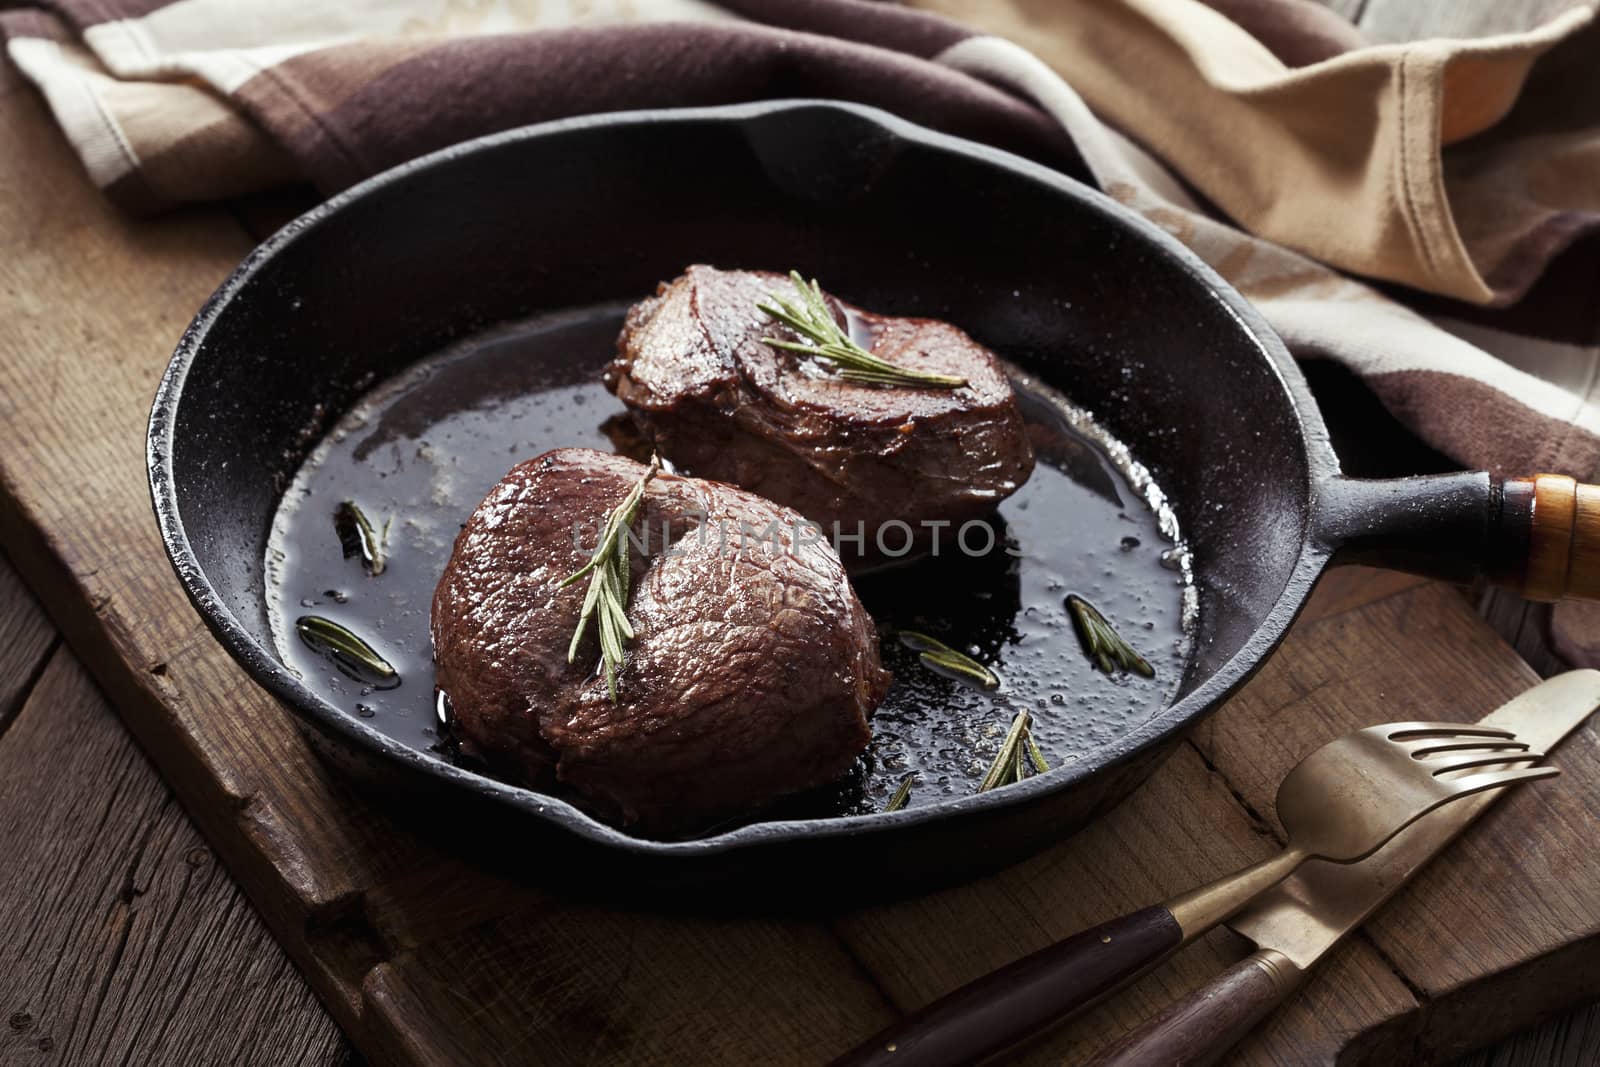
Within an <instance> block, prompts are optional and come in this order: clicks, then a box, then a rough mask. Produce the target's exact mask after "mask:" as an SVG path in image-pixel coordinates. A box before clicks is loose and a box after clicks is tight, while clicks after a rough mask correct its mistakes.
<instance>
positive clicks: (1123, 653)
mask: <svg viewBox="0 0 1600 1067" xmlns="http://www.w3.org/2000/svg"><path fill="white" fill-rule="evenodd" d="M1067 610H1068V611H1070V612H1071V613H1072V623H1073V625H1074V626H1075V627H1076V628H1077V630H1078V637H1079V639H1081V640H1082V641H1083V647H1084V649H1085V651H1087V652H1088V653H1089V658H1090V659H1092V660H1094V661H1095V663H1096V664H1097V665H1098V666H1099V668H1100V669H1101V670H1102V671H1104V672H1105V673H1107V674H1113V673H1115V671H1116V669H1117V668H1119V667H1120V668H1121V669H1122V670H1125V671H1132V672H1133V673H1135V674H1138V675H1141V676H1143V677H1145V678H1154V677H1155V676H1156V669H1155V668H1154V667H1152V666H1150V664H1149V662H1147V661H1146V660H1145V658H1144V657H1143V656H1141V655H1139V653H1137V652H1135V651H1134V650H1133V646H1132V645H1130V644H1128V642H1126V641H1124V640H1123V639H1122V635H1121V634H1119V633H1117V631H1116V630H1114V629H1112V627H1111V624H1110V623H1109V622H1107V621H1106V617H1105V616H1104V615H1102V614H1100V612H1099V611H1098V610H1096V608H1095V606H1094V605H1093V604H1091V603H1089V602H1088V601H1087V600H1085V599H1083V598H1082V597H1081V596H1078V595H1077V594H1076V593H1074V594H1071V595H1070V596H1068V597H1067Z"/></svg>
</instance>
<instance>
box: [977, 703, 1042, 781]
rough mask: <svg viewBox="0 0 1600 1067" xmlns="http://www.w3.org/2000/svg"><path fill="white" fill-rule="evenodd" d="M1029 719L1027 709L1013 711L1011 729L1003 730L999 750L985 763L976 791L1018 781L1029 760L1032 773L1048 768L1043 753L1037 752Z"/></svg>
mask: <svg viewBox="0 0 1600 1067" xmlns="http://www.w3.org/2000/svg"><path fill="white" fill-rule="evenodd" d="M1032 721H1033V720H1032V717H1031V716H1029V715H1028V713H1027V712H1025V711H1019V712H1017V717H1016V718H1015V719H1012V720H1011V729H1009V730H1007V731H1006V736H1005V739H1004V740H1002V741H1001V742H1000V751H999V753H997V754H996V755H995V757H994V762H993V763H991V764H990V765H989V773H988V774H986V775H984V776H983V781H982V782H980V783H979V784H978V792H980V793H987V792H988V791H989V790H991V789H998V788H1000V787H1001V786H1003V785H1010V784H1011V783H1013V782H1020V781H1022V779H1023V778H1025V777H1027V764H1029V763H1031V764H1032V765H1033V770H1034V773H1035V774H1043V773H1044V772H1045V771H1048V770H1049V769H1050V765H1049V764H1048V763H1046V762H1045V759H1044V753H1043V752H1041V751H1039V744H1038V742H1036V741H1035V740H1034V739H1033V731H1032V729H1031V724H1032ZM1024 753H1026V760H1025V759H1024Z"/></svg>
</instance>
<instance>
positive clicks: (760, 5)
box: [716, 0, 973, 59]
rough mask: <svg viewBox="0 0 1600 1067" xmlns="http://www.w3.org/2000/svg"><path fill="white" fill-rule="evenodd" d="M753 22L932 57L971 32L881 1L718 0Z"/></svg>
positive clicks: (720, 3)
mask: <svg viewBox="0 0 1600 1067" xmlns="http://www.w3.org/2000/svg"><path fill="white" fill-rule="evenodd" d="M716 3H717V6H719V7H722V8H724V9H726V10H728V11H733V12H737V13H738V14H740V15H743V16H744V17H745V18H747V19H749V20H750V21H751V22H764V23H766V24H767V25H769V26H780V27H783V28H786V29H790V30H798V31H800V32H801V33H820V34H826V35H829V36H833V37H843V38H846V39H848V40H852V41H860V42H862V43H863V44H875V45H877V46H878V47H880V48H892V49H894V50H895V51H896V52H905V53H907V54H909V55H914V56H921V57H922V58H924V59H928V58H931V57H933V56H936V55H938V54H939V53H940V52H943V51H944V50H945V49H946V48H949V47H950V46H951V45H953V44H955V43H956V42H957V41H961V40H965V39H966V38H968V37H971V36H972V34H973V30H972V29H971V27H968V26H963V25H961V24H960V23H957V22H952V21H951V20H949V19H947V18H944V17H943V16H941V15H934V14H929V13H928V12H924V11H912V10H910V9H909V8H904V7H900V6H899V5H897V4H891V3H883V2H881V0H716Z"/></svg>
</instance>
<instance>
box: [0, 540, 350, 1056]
mask: <svg viewBox="0 0 1600 1067" xmlns="http://www.w3.org/2000/svg"><path fill="white" fill-rule="evenodd" d="M14 583H15V575H14V573H13V572H12V571H11V569H10V568H9V567H5V566H0V633H3V632H6V630H7V627H8V626H9V627H10V631H9V632H10V633H11V634H13V635H15V634H16V633H17V629H18V627H19V626H25V627H27V628H28V629H30V630H31V631H33V632H35V633H36V634H37V633H43V634H44V635H46V636H52V635H53V631H52V630H50V629H49V627H48V626H39V625H36V624H38V623H41V622H42V618H41V616H39V615H38V613H37V608H36V607H35V606H34V605H33V604H32V602H31V600H29V599H27V598H24V597H23V596H21V595H19V591H18V590H17V589H16V588H15V586H14ZM30 646H31V647H33V648H36V649H38V650H39V655H38V657H37V658H38V663H39V665H41V666H42V673H41V674H40V676H39V678H38V683H37V684H36V685H34V686H32V687H31V690H30V693H29V695H28V698H27V700H26V703H25V704H24V705H23V707H22V708H21V709H20V710H19V711H18V713H17V714H16V716H15V721H14V722H13V724H12V726H11V729H10V730H8V731H7V732H6V734H5V736H4V737H3V738H0V855H3V856H4V857H5V862H4V864H3V865H0V914H3V915H4V916H5V917H6V921H5V922H4V923H3V924H0V1018H3V1019H4V1020H5V1025H4V1026H3V1027H0V1062H3V1063H7V1064H11V1063H17V1064H23V1063H44V1062H54V1063H69V1064H71V1063H84V1064H89V1063H104V1064H114V1063H148V1064H156V1063H174V1064H176V1063H247V1062H255V1063H258V1062H266V1061H267V1060H268V1059H270V1061H271V1062H273V1063H281V1064H306V1065H323V1064H337V1063H341V1062H344V1061H345V1060H347V1059H348V1055H349V1052H348V1046H347V1045H346V1043H345V1042H344V1040H343V1038H342V1036H341V1035H340V1034H339V1031H338V1029H337V1027H335V1026H334V1024H333V1022H332V1020H331V1019H330V1018H329V1017H328V1015H327V1013H326V1012H324V1011H323V1010H322V1008H321V1006H320V1005H319V1004H318V1003H317V1001H316V998H315V996H313V995H312V993H311V991H310V989H309V988H307V986H306V985H305V983H304V982H303V981H302V980H300V978H299V977H298V975H297V974H296V973H295V971H294V965H293V964H292V963H290V961H289V959H288V958H287V957H286V956H285V955H284V954H283V951H282V950H281V949H279V948H278V946H277V945H276V944H274V943H273V940H272V937H271V935H270V934H269V933H268V932H267V930H266V928H265V926H263V924H262V922H261V920H260V918H259V917H258V916H257V915H256V913H255V912H254V910H253V909H251V907H250V905H249V904H248V902H246V901H245V899H244V895H243V894H242V893H241V892H240V891H239V888H238V886H237V885H236V884H235V883H234V881H233V879H232V878H231V877H229V875H228V873H227V872H226V871H224V870H223V869H222V868H221V867H220V866H219V865H218V864H217V862H216V858H215V857H214V856H213V854H212V852H211V850H210V849H208V848H207V847H206V846H205V844H204V843H203V842H202V841H201V840H200V837H199V835H198V834H197V833H196V832H195V830H194V827H193V825H192V824H191V823H190V821H189V819H188V818H187V816H185V815H184V813H183V811H182V810H181V808H179V806H178V805H177V803H176V801H175V800H174V799H173V796H172V793H171V792H170V791H169V790H168V789H167V788H166V787H165V786H163V785H162V784H161V781H160V779H159V778H158V777H157V775H156V773H155V770H154V769H153V768H152V767H151V766H150V764H149V762H148V761H147V760H146V759H145V758H144V756H143V754H141V753H140V752H139V750H138V748H137V746H135V745H134V743H133V739H132V738H131V737H129V735H128V733H127V731H126V730H125V729H124V728H123V726H122V724H121V723H120V722H119V721H118V720H117V718H116V715H115V714H114V713H113V712H112V710H111V709H110V707H108V706H107V705H106V703H105V701H104V699H102V698H101V697H100V695H99V694H98V693H97V692H96V691H95V689H94V686H93V684H92V683H91V682H90V681H89V679H88V677H87V676H86V675H85V674H84V672H83V670H82V668H80V667H79V666H78V664H77V661H76V660H75V659H74V658H73V657H72V654H71V653H70V652H68V651H67V650H65V649H59V648H58V649H55V650H54V651H53V653H49V654H46V652H45V648H46V647H47V646H45V645H42V644H41V643H40V642H39V641H38V640H37V638H35V640H33V641H32V642H30ZM9 651H10V650H9V649H8V652H9ZM22 665H23V660H21V659H20V658H17V657H10V656H8V659H7V666H8V668H9V667H13V666H22ZM268 1041H270V1045H268V1044H267V1042H268ZM269 1049H270V1052H269Z"/></svg>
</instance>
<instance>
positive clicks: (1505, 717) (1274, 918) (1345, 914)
mask: <svg viewBox="0 0 1600 1067" xmlns="http://www.w3.org/2000/svg"><path fill="white" fill-rule="evenodd" d="M1597 706H1600V671H1593V670H1581V671H1569V672H1567V673H1566V674H1561V675H1557V676H1556V677H1554V678H1551V679H1550V680H1548V681H1546V682H1543V683H1541V684H1539V685H1536V686H1534V687H1533V688H1532V689H1530V690H1528V691H1527V692H1526V693H1523V694H1522V695H1521V696H1519V697H1517V698H1516V699H1514V700H1512V701H1510V702H1509V703H1506V704H1503V705H1501V706H1500V707H1499V708H1497V709H1495V710H1494V711H1492V712H1490V713H1489V714H1488V715H1486V716H1484V717H1483V719H1482V720H1481V721H1482V722H1483V723H1485V724H1486V725H1489V726H1500V727H1503V728H1505V729H1507V730H1511V731H1513V732H1514V733H1516V735H1517V739H1518V740H1519V741H1525V742H1527V743H1528V744H1529V745H1530V746H1531V747H1532V748H1533V749H1534V750H1536V751H1537V750H1543V751H1545V752H1548V751H1550V749H1551V748H1553V747H1554V746H1555V745H1556V744H1558V743H1559V742H1560V741H1561V739H1562V738H1564V737H1566V736H1567V734H1569V733H1571V732H1572V731H1573V730H1574V729H1576V728H1577V727H1578V726H1579V725H1581V724H1582V723H1583V721H1584V720H1585V719H1587V718H1588V717H1589V716H1590V715H1591V714H1592V713H1593V712H1594V710H1595V708H1596V707H1597ZM1558 782H1559V780H1558ZM1515 788H1516V787H1515V786H1507V787H1505V788H1502V789H1492V790H1489V791H1488V792H1485V793H1480V794H1479V795H1477V796H1475V797H1467V798H1466V799H1464V800H1460V801H1457V802H1456V803H1454V804H1447V805H1445V806H1444V807H1442V808H1440V809H1438V810H1437V811H1434V812H1432V813H1430V814H1429V815H1426V816H1424V817H1423V818H1421V819H1419V820H1417V822H1415V823H1414V824H1412V825H1411V826H1409V827H1407V828H1406V829H1405V830H1403V831H1401V832H1400V833H1399V834H1398V835H1397V836H1396V837H1395V838H1394V840H1392V841H1390V842H1389V843H1388V844H1387V845H1385V846H1383V848H1381V849H1379V850H1378V851H1377V852H1374V853H1373V854H1372V855H1371V856H1368V857H1367V858H1366V859H1364V860H1362V861H1361V862H1359V863H1349V864H1340V863H1330V862H1328V861H1327V860H1310V861H1308V862H1307V863H1306V864H1304V865H1303V866H1302V867H1301V868H1300V870H1298V871H1297V872H1295V873H1294V874H1292V875H1290V876H1289V877H1288V878H1285V879H1284V880H1283V881H1282V882H1280V883H1278V885H1276V886H1275V887H1273V888H1272V889H1269V890H1267V891H1266V892H1265V893H1263V894H1261V895H1260V896H1259V897H1257V898H1256V899H1255V900H1254V901H1252V902H1251V903H1250V904H1249V906H1247V907H1246V908H1245V909H1244V911H1242V912H1240V913H1239V914H1237V915H1235V916H1234V917H1233V918H1232V919H1230V920H1229V921H1228V923H1227V925H1228V926H1229V927H1231V928H1232V929H1233V930H1234V931H1235V932H1236V933H1239V934H1241V935H1243V936H1244V937H1246V938H1249V939H1250V940H1251V941H1253V942H1255V944H1256V946H1257V947H1258V948H1263V949H1275V950H1277V951H1278V952H1281V953H1283V954H1284V955H1285V956H1287V957H1288V958H1289V959H1290V960H1292V961H1293V962H1294V964H1295V965H1296V966H1298V967H1300V968H1301V969H1302V970H1304V969H1307V968H1309V967H1311V965H1312V964H1314V963H1316V961H1317V960H1318V959H1320V958H1321V957H1322V956H1323V955H1324V954H1326V953H1327V952H1328V950H1329V949H1331V948H1333V946H1334V945H1336V944H1338V943H1339V940H1340V939H1341V938H1343V937H1344V936H1345V935H1346V934H1348V933H1349V932H1350V931H1351V930H1354V929H1355V928H1356V927H1358V926H1360V925H1361V924H1362V923H1363V922H1365V921H1366V919H1367V918H1368V917H1369V916H1370V915H1371V914H1372V913H1373V912H1374V911H1377V910H1378V908H1379V907H1381V906H1382V905H1383V903H1384V902H1385V901H1387V900H1388V899H1389V898H1390V897H1391V896H1393V895H1394V894H1395V892H1396V891H1398V890H1399V889H1400V887H1401V886H1403V885H1405V883H1406V882H1407V881H1408V880H1409V879H1410V878H1411V877H1412V875H1414V874H1416V873H1417V871H1419V870H1421V869H1422V867H1423V866H1424V865H1426V864H1427V862H1428V861H1429V860H1431V859H1432V858H1433V857H1434V856H1435V855H1437V854H1438V853H1439V852H1440V851H1442V850H1443V849H1444V848H1445V847H1446V846H1448V845H1449V844H1450V842H1451V841H1453V840H1455V838H1456V837H1457V836H1458V835H1459V834H1460V833H1461V831H1463V830H1465V829H1466V828H1467V827H1468V826H1469V825H1470V824H1471V823H1472V821H1473V820H1474V819H1476V818H1477V817H1478V816H1480V815H1482V814H1483V813H1484V812H1485V811H1487V810H1488V809H1489V808H1490V807H1491V806H1493V805H1494V804H1495V802H1497V801H1498V800H1499V799H1500V798H1501V797H1502V796H1504V795H1505V794H1506V793H1509V792H1510V791H1511V790H1512V789H1515Z"/></svg>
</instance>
